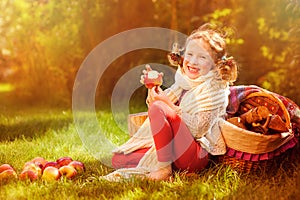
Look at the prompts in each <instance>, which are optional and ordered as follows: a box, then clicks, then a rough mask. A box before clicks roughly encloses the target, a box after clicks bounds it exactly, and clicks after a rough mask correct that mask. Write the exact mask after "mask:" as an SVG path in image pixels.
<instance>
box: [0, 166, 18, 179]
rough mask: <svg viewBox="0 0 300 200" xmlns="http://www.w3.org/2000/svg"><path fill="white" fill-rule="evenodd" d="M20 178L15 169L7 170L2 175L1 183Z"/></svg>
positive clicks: (0, 177)
mask: <svg viewBox="0 0 300 200" xmlns="http://www.w3.org/2000/svg"><path fill="white" fill-rule="evenodd" d="M17 177H18V175H17V173H16V171H15V170H14V169H6V170H4V171H2V172H1V173H0V181H1V182H2V181H8V180H11V179H16V178H17Z"/></svg>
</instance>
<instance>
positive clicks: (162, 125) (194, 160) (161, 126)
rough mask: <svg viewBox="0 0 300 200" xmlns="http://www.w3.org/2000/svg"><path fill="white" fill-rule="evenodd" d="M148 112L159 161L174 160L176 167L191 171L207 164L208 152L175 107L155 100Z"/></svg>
mask: <svg viewBox="0 0 300 200" xmlns="http://www.w3.org/2000/svg"><path fill="white" fill-rule="evenodd" d="M148 113H149V119H150V124H151V130H152V134H153V138H154V142H155V146H156V150H157V157H158V161H160V162H172V163H173V165H174V166H175V168H176V169H180V170H188V171H190V172H192V171H199V170H201V169H203V168H204V167H205V166H206V165H207V163H208V153H207V152H206V151H205V150H204V149H203V148H201V146H200V144H199V143H198V142H196V141H195V139H194V137H193V136H192V135H191V133H190V131H189V129H188V127H187V126H186V124H185V123H184V121H182V119H181V118H180V116H178V115H177V114H176V112H175V111H174V110H173V109H171V108H170V107H169V106H168V105H167V104H165V103H164V102H162V101H155V102H154V103H153V104H152V105H151V106H150V108H149V111H148Z"/></svg>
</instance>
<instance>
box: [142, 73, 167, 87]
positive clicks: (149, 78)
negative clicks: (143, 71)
mask: <svg viewBox="0 0 300 200" xmlns="http://www.w3.org/2000/svg"><path fill="white" fill-rule="evenodd" d="M162 83H163V79H162V74H161V73H158V72H157V71H155V70H152V71H149V72H148V74H147V75H146V76H145V79H144V84H145V86H146V88H149V89H151V88H153V87H155V86H161V85H162Z"/></svg>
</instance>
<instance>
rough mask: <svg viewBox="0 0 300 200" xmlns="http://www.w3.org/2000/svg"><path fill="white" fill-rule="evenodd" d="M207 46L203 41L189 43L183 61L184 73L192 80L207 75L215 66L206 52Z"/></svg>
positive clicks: (195, 40) (194, 40)
mask: <svg viewBox="0 0 300 200" xmlns="http://www.w3.org/2000/svg"><path fill="white" fill-rule="evenodd" d="M205 47H207V44H206V43H205V42H203V41H202V40H201V39H193V40H191V41H189V42H188V44H187V46H186V50H185V54H184V59H183V71H184V73H185V74H186V75H187V76H188V77H189V78H190V79H196V78H198V77H200V76H203V75H206V74H207V73H208V72H209V71H210V70H211V69H213V68H214V66H215V64H214V61H213V59H212V57H211V56H210V54H209V52H208V51H207V50H206V49H208V48H205Z"/></svg>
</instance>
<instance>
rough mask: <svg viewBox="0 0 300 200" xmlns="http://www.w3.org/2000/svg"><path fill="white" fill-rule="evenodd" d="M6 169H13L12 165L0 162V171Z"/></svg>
mask: <svg viewBox="0 0 300 200" xmlns="http://www.w3.org/2000/svg"><path fill="white" fill-rule="evenodd" d="M8 169H13V167H12V166H11V165H9V164H2V165H1V166H0V173H1V172H3V171H5V170H8Z"/></svg>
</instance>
